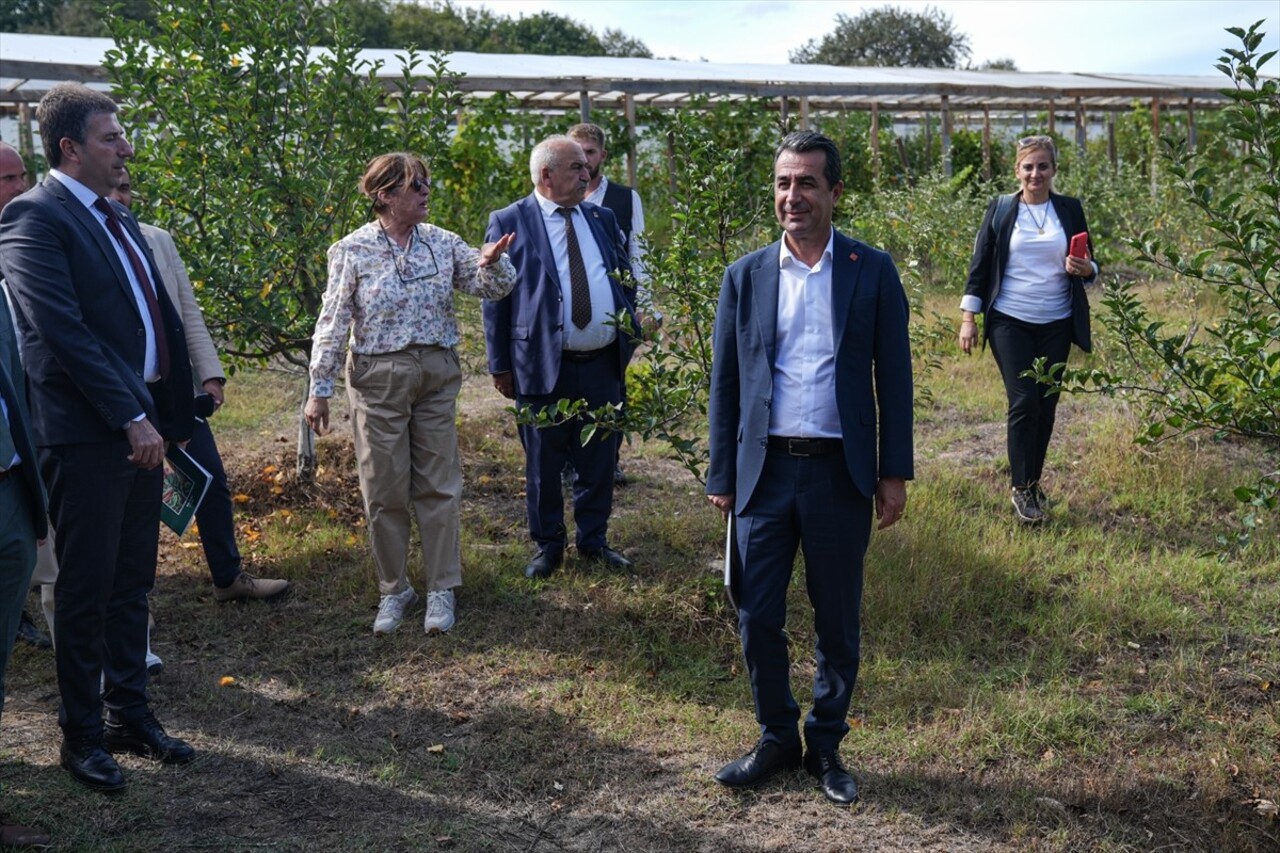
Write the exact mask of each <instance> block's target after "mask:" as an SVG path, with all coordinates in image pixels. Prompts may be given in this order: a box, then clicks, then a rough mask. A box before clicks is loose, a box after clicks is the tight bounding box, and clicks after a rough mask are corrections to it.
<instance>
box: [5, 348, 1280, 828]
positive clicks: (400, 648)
mask: <svg viewBox="0 0 1280 853" xmlns="http://www.w3.org/2000/svg"><path fill="white" fill-rule="evenodd" d="M948 370H949V371H951V373H950V375H949V377H948V379H947V382H946V387H947V388H948V391H947V397H946V399H945V400H939V401H938V402H937V403H936V404H935V405H934V406H932V407H930V408H929V410H928V411H926V412H923V413H922V418H921V424H920V439H919V445H920V450H919V458H920V464H919V470H918V480H917V482H916V483H915V484H914V486H913V490H912V504H911V506H910V508H909V513H908V518H907V521H906V523H904V524H902V525H900V526H899V527H898V528H896V529H894V530H892V531H889V532H887V533H884V534H880V535H878V536H877V537H876V541H875V542H874V543H873V550H872V554H871V556H870V562H869V570H868V572H869V574H868V588H867V601H866V647H865V653H866V664H865V667H864V677H863V678H862V680H861V682H860V686H859V689H858V691H857V693H856V695H855V707H854V719H853V723H854V726H855V728H854V731H853V732H852V733H851V735H850V737H849V738H848V740H847V741H846V742H845V755H846V757H847V758H848V760H849V763H850V764H851V765H853V766H854V767H855V768H856V769H857V772H858V775H859V777H860V780H861V783H862V787H863V791H864V802H863V803H862V804H861V805H860V806H858V807H857V808H856V809H854V810H852V811H839V810H836V809H834V808H831V807H829V806H828V805H827V804H826V803H825V802H824V801H823V800H822V798H821V796H820V795H819V794H818V792H817V791H816V790H815V789H814V788H813V786H812V785H811V783H810V782H809V780H807V779H806V778H805V777H804V776H803V775H802V774H798V773H797V774H794V775H788V776H786V777H785V778H783V779H781V780H780V781H779V782H778V783H777V784H774V785H771V786H769V787H767V788H765V789H763V790H760V791H758V792H754V793H747V794H734V793H730V792H727V791H725V790H722V789H720V788H719V787H718V786H716V785H715V784H714V782H712V781H711V773H712V772H714V770H715V769H716V768H717V767H718V766H719V765H720V764H721V763H722V762H724V761H725V760H727V759H729V758H731V757H735V756H736V755H738V754H739V753H740V752H741V751H742V750H743V749H744V748H746V746H748V745H749V744H750V743H751V741H752V740H753V739H754V733H755V725H754V722H753V719H752V711H751V705H750V697H749V690H748V686H747V682H746V678H745V676H744V674H743V672H742V669H741V666H740V663H739V650H738V645H737V640H736V636H735V631H734V628H733V626H732V621H731V615H730V613H729V611H728V610H727V608H726V603H725V601H724V597H723V593H722V591H721V589H720V586H719V582H718V578H717V577H716V575H715V571H714V566H715V561H716V555H717V552H718V550H719V547H720V546H719V539H720V533H719V530H720V527H719V521H718V518H717V517H716V516H715V514H714V513H713V512H712V511H711V510H710V509H709V507H708V506H707V505H706V503H705V500H704V499H703V498H702V496H701V490H700V488H699V487H698V486H697V484H696V483H694V482H693V481H692V480H691V479H690V478H689V476H688V475H687V474H686V473H684V472H683V471H681V470H680V469H678V468H677V467H676V466H675V465H673V464H672V463H670V462H669V461H667V460H665V459H664V458H663V457H662V453H661V449H660V448H657V447H633V448H631V449H629V450H627V451H625V452H624V459H625V463H626V469H627V471H628V474H629V476H630V478H631V484H630V485H628V486H627V487H626V488H624V489H621V490H620V491H619V493H618V496H617V506H616V510H615V522H614V525H613V534H612V539H613V541H614V543H615V544H616V545H617V546H618V547H619V548H620V549H621V550H623V551H624V552H625V553H627V554H628V556H630V557H631V558H632V559H633V560H634V561H635V562H636V564H637V567H638V569H637V571H636V572H635V574H634V575H630V576H622V575H616V574H605V573H601V572H597V571H592V570H588V569H585V568H583V567H581V566H578V565H576V564H575V562H574V560H573V559H572V557H571V559H570V561H569V565H568V566H567V567H566V570H565V571H562V572H560V573H558V574H557V575H555V576H554V577H553V578H552V579H551V580H550V581H548V582H545V583H538V584H531V583H529V582H528V581H526V580H525V579H524V577H523V575H522V573H521V568H522V566H523V564H524V562H525V560H526V559H527V557H528V555H529V547H528V544H527V539H526V535H525V532H524V523H523V504H522V476H521V467H520V465H521V463H520V460H521V452H520V448H519V443H518V441H517V440H516V438H515V433H514V429H513V427H512V425H511V421H510V417H509V416H508V415H505V414H504V413H503V402H502V401H501V400H500V399H499V398H497V397H496V395H495V394H494V393H493V392H492V390H491V389H490V388H489V387H488V384H487V381H486V380H485V379H484V378H477V379H474V380H472V381H469V383H468V386H467V388H466V390H465V392H464V397H463V400H462V404H461V407H460V423H461V443H462V451H463V458H464V464H465V468H466V479H467V493H466V496H465V499H464V525H465V534H464V544H463V549H464V555H463V558H464V578H465V581H466V586H465V587H464V588H463V589H462V590H461V591H460V593H459V623H458V626H457V628H456V629H455V630H454V631H453V632H452V633H450V634H449V635H447V636H444V637H437V638H428V637H426V636H424V635H423V633H422V630H421V621H420V620H421V617H422V613H421V605H419V606H418V608H417V609H415V610H414V611H413V614H412V618H410V619H408V620H406V622H405V624H404V625H403V626H402V627H401V629H400V630H399V631H398V632H397V633H396V634H394V635H392V636H390V637H386V638H380V639H375V638H374V637H373V635H372V633H371V631H370V625H371V623H372V619H373V615H374V609H375V607H376V601H377V595H376V589H375V586H374V583H373V573H372V568H371V565H370V562H369V557H368V551H367V546H366V541H365V537H364V531H363V528H362V526H361V510H360V502H359V494H358V491H357V489H356V485H355V480H354V475H353V472H352V466H351V450H350V441H349V428H347V427H346V422H345V421H344V420H342V415H341V413H339V414H338V423H339V429H338V430H337V432H336V433H335V434H334V435H333V436H331V437H327V438H325V439H323V440H321V441H320V444H319V447H320V455H321V464H322V467H321V471H320V474H319V482H318V484H317V485H316V486H315V487H314V488H308V489H304V488H301V487H299V486H297V485H296V484H295V483H293V482H292V480H291V477H290V474H289V472H290V471H291V469H292V454H293V445H292V439H293V435H294V431H295V427H294V425H293V423H292V420H291V418H292V415H291V413H290V412H289V411H288V410H289V409H290V407H291V405H292V404H291V403H290V402H289V401H293V400H295V399H296V398H297V396H298V394H299V391H300V387H299V386H298V383H297V381H296V380H294V379H285V378H283V377H282V376H281V375H280V374H274V373H262V374H253V375H245V376H241V377H239V378H237V379H236V380H235V381H233V383H232V384H231V386H230V389H229V390H230V391H231V394H232V396H231V398H230V399H231V403H230V405H229V406H228V407H227V409H226V410H224V412H223V413H220V415H219V418H220V419H221V422H220V423H218V424H216V425H215V426H216V428H217V431H218V436H219V440H220V442H221V443H222V445H223V450H224V455H225V457H226V459H227V463H228V467H229V468H230V469H231V470H233V472H234V477H233V491H235V492H237V493H238V494H239V495H241V496H242V500H243V502H242V503H241V504H240V506H239V511H240V515H239V524H240V527H241V538H242V542H243V548H244V551H245V553H246V556H247V559H248V562H249V565H250V567H251V568H252V570H254V571H256V572H258V573H260V574H262V575H267V576H284V577H289V578H291V579H292V580H293V581H294V582H295V585H296V592H295V593H294V595H293V596H292V597H291V598H290V599H289V600H287V601H286V602H284V603H282V604H279V605H275V606H239V605H226V606H219V605H217V604H215V603H214V601H213V598H212V595H211V592H210V588H209V578H208V573H207V571H206V569H205V567H204V564H203V556H202V554H201V553H200V551H199V548H198V547H197V546H196V544H195V539H194V537H193V536H191V535H188V536H187V537H186V538H184V539H183V540H181V541H179V540H177V539H176V538H174V537H172V536H170V535H168V534H165V535H164V536H163V544H162V563H161V564H160V567H159V575H160V576H159V579H158V581H157V585H156V592H155V594H154V609H155V615H156V619H157V623H158V625H157V629H156V633H155V636H154V646H155V649H156V651H157V652H158V653H159V654H160V655H161V656H162V657H163V658H164V660H165V664H166V669H165V672H164V674H163V675H162V676H161V677H159V678H158V679H156V680H155V681H154V682H153V684H152V695H153V702H154V707H155V708H156V710H157V713H158V715H159V716H160V718H161V719H162V720H163V721H164V722H165V724H166V725H167V727H168V728H169V730H170V731H171V732H173V733H175V734H178V735H181V736H183V737H186V738H188V739H190V740H191V741H192V742H193V743H194V745H195V746H196V747H197V749H198V750H199V751H200V758H199V760H198V761H197V762H196V763H195V764H193V765H190V766H188V767H185V768H168V767H162V766H156V765H152V764H149V763H146V762H143V761H141V760H138V759H132V758H126V759H124V760H123V762H122V764H123V765H124V767H125V769H126V772H127V773H128V775H129V777H130V780H131V786H130V789H129V791H128V793H126V794H125V795H123V796H121V797H116V798H107V797H103V796H101V795H98V794H94V793H91V792H89V791H87V790H85V789H83V788H81V787H80V786H78V785H76V784H75V783H74V782H72V781H71V780H70V779H69V778H68V776H67V775H66V774H65V773H64V772H63V771H61V770H60V769H59V768H58V766H57V747H58V742H59V734H58V729H57V725H56V708H57V689H56V684H55V681H54V677H53V663H52V657H51V655H50V654H49V653H48V652H37V651H33V650H31V649H28V648H25V647H19V648H18V649H17V652H16V656H15V661H14V664H13V666H12V667H11V676H10V684H9V691H8V704H7V706H6V708H5V714H4V725H3V729H2V730H0V743H2V744H3V749H4V752H3V761H2V763H0V783H3V793H2V794H0V805H2V806H3V808H4V809H5V811H6V812H7V813H9V814H10V815H11V816H13V817H15V818H21V819H25V820H26V821H28V822H32V823H36V824H39V825H42V826H44V827H46V828H48V829H49V830H50V831H51V833H52V834H53V836H54V839H55V844H56V847H55V849H59V850H85V851H88V850H95V851H97V850H103V851H132V850H165V851H178V850H206V849H208V850H219V851H223V850H225V851H236V850H246V851H248V850H254V851H257V850H280V851H290V850H352V851H355V850H450V851H452V850H457V851H604V850H626V851H628V853H639V852H640V851H673V850H679V851H828V850H872V851H1023V850H1043V851H1078V850H1098V851H1122V850H1123V851H1138V850H1143V851H1146V850H1162V851H1174V850H1177V851H1199V850H1206V851H1207V850H1239V851H1262V850H1275V849H1280V841H1278V839H1280V827H1278V826H1277V822H1276V820H1275V819H1274V817H1270V818H1269V817H1267V816H1266V815H1265V814H1264V813H1263V812H1264V811H1265V805H1264V804H1265V802H1267V801H1270V802H1273V803H1274V802H1275V801H1276V800H1278V799H1280V796H1278V795H1280V763H1278V758H1277V755H1278V754H1280V743H1278V737H1280V703H1277V700H1276V696H1277V695H1278V694H1280V688H1278V687H1276V686H1274V685H1276V684H1277V682H1280V656H1278V655H1277V644H1278V642H1280V637H1278V632H1280V622H1278V621H1277V616H1276V614H1277V612H1278V611H1280V579H1278V578H1277V568H1276V566H1277V562H1280V557H1278V556H1277V554H1278V553H1280V551H1278V549H1277V545H1276V543H1275V541H1274V536H1273V534H1264V537H1269V538H1264V539H1263V541H1261V542H1259V543H1257V545H1256V546H1255V548H1254V550H1253V551H1252V552H1250V553H1247V554H1245V555H1243V556H1240V557H1238V558H1236V559H1234V560H1232V561H1227V562H1222V561H1219V560H1218V559H1216V558H1215V557H1214V556H1213V555H1212V554H1211V553H1208V552H1210V551H1211V550H1212V547H1213V536H1214V534H1215V532H1217V531H1220V530H1221V529H1223V528H1224V526H1227V525H1229V524H1230V512H1231V511H1232V506H1231V500H1230V498H1229V495H1228V494H1227V487H1228V486H1229V484H1230V482H1231V480H1230V476H1231V475H1232V469H1231V467H1230V463H1229V461H1223V460H1224V459H1229V457H1228V456H1225V455H1224V454H1222V453H1221V452H1220V450H1219V449H1218V448H1213V447H1208V446H1203V447H1198V446H1195V445H1191V444H1187V445H1183V446H1180V447H1178V448H1171V449H1170V452H1169V453H1167V454H1163V455H1162V456H1160V457H1156V458H1148V457H1143V456H1139V455H1138V454H1137V453H1136V451H1135V450H1134V449H1133V448H1132V446H1131V445H1129V444H1128V442H1127V436H1128V433H1127V430H1128V428H1129V426H1130V423H1129V421H1127V420H1126V418H1125V416H1124V413H1123V411H1121V410H1119V409H1116V408H1115V407H1109V408H1103V407H1100V406H1099V405H1098V403H1097V401H1087V400H1067V401H1064V404H1063V415H1062V421H1061V423H1062V431H1061V435H1060V439H1061V440H1060V441H1059V442H1058V443H1057V444H1056V445H1055V449H1054V450H1053V455H1052V458H1051V461H1050V464H1051V466H1052V468H1053V470H1054V476H1053V478H1052V479H1051V480H1050V481H1049V484H1048V485H1049V490H1050V493H1051V495H1052V496H1053V497H1054V498H1055V500H1056V502H1057V508H1056V510H1055V516H1056V518H1055V521H1054V522H1053V524H1051V525H1050V526H1048V527H1047V528H1046V529H1044V530H1037V531H1026V530H1018V529H1015V528H1014V526H1013V525H1012V523H1011V521H1010V519H1009V514H1008V506H1007V498H1006V496H1005V495H1004V491H1003V487H1002V485H1001V484H1002V482H1003V474H1002V470H1003V464H1004V463H1003V461H1002V460H1003V450H1002V447H1003V428H1002V425H1001V424H1000V423H999V422H998V421H997V420H996V419H997V417H998V412H999V411H1000V406H1001V403H1000V402H999V389H998V387H997V386H996V384H995V382H996V379H995V369H994V366H993V365H992V364H991V363H990V359H989V357H984V358H982V359H972V360H967V361H966V360H960V361H957V362H956V363H954V364H952V363H951V362H948ZM282 401H283V402H282ZM796 587H797V588H796V590H795V592H796V596H795V598H794V607H793V611H792V620H791V631H792V636H793V639H794V641H795V646H794V647H795V650H796V656H795V657H796V660H795V663H794V669H795V683H796V684H797V685H798V692H799V694H800V696H799V698H800V699H801V702H802V704H803V702H804V694H805V693H807V687H806V685H807V684H808V682H809V679H810V677H811V674H812V661H811V658H810V651H809V650H810V649H811V646H812V634H811V631H812V629H811V624H810V622H809V620H808V618H807V614H806V604H805V602H804V600H803V586H802V581H801V578H800V573H799V572H797V578H796ZM226 676H230V677H231V678H234V679H235V681H234V684H232V685H230V686H221V685H220V682H221V680H222V679H224V677H226Z"/></svg>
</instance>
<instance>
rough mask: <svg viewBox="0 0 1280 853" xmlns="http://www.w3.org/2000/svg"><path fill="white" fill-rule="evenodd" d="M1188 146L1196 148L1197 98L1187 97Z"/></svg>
mask: <svg viewBox="0 0 1280 853" xmlns="http://www.w3.org/2000/svg"><path fill="white" fill-rule="evenodd" d="M1187 148H1188V149H1190V150H1191V151H1193V152H1194V151H1195V150H1196V100H1195V98H1192V97H1188V98H1187Z"/></svg>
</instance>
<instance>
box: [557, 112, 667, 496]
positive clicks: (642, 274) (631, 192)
mask: <svg viewBox="0 0 1280 853" xmlns="http://www.w3.org/2000/svg"><path fill="white" fill-rule="evenodd" d="M569 138H570V139H572V140H573V141H574V142H576V143H578V144H579V145H581V146H582V153H583V154H584V155H585V156H586V158H587V168H588V170H589V171H590V172H591V180H590V181H588V182H587V197H586V201H589V202H591V203H592V204H597V205H600V206H601V207H607V208H608V209H609V210H610V211H612V212H613V215H614V218H616V219H617V220H618V228H619V230H621V231H622V241H623V244H624V245H625V246H626V248H627V260H628V262H629V263H630V264H631V276H632V278H634V279H635V287H636V313H637V315H638V316H639V318H640V322H641V323H645V321H646V320H648V319H652V321H653V324H654V327H655V328H656V327H657V326H660V325H661V324H662V314H660V313H659V312H658V311H657V310H656V308H655V307H654V305H653V297H652V295H651V294H650V292H649V289H648V287H647V285H648V283H649V274H648V272H647V271H646V270H645V266H644V255H645V245H644V205H643V204H641V203H640V193H638V192H636V191H635V189H633V188H632V187H629V186H627V185H626V184H619V183H614V182H612V181H610V180H609V179H608V178H606V177H605V176H604V173H603V171H602V167H603V166H604V161H605V160H607V159H609V152H608V150H606V148H605V139H604V129H603V128H601V127H600V126H599V125H594V124H586V123H583V124H575V125H574V126H573V127H571V128H569ZM622 402H623V404H624V405H625V404H626V402H627V378H626V376H623V377H622ZM613 482H614V484H615V485H619V486H625V485H626V484H627V477H626V475H625V474H623V473H622V434H621V433H619V434H618V454H617V458H616V459H615V460H614V467H613Z"/></svg>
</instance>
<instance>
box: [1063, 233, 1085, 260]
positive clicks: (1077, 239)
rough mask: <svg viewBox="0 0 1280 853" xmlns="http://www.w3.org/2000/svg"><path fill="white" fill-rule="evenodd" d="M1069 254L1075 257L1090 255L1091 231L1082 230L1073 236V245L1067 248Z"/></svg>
mask: <svg viewBox="0 0 1280 853" xmlns="http://www.w3.org/2000/svg"><path fill="white" fill-rule="evenodd" d="M1067 254H1068V255H1070V256H1071V257H1073V258H1087V257H1089V232H1088V231H1081V232H1080V233H1079V234H1073V235H1072V236H1071V245H1070V246H1069V247H1068V248H1067Z"/></svg>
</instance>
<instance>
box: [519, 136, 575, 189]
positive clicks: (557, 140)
mask: <svg viewBox="0 0 1280 853" xmlns="http://www.w3.org/2000/svg"><path fill="white" fill-rule="evenodd" d="M566 142H572V143H573V144H574V145H577V144H578V143H577V142H574V140H573V139H572V138H570V137H568V136H565V135H564V134H562V133H561V134H556V135H555V136H548V137H547V138H546V139H544V140H542V141H541V142H539V143H538V144H537V145H535V146H533V153H532V154H530V155H529V177H530V178H532V179H533V185H534V186H535V187H536V186H538V184H539V182H540V181H541V179H542V170H543V169H555V168H556V167H557V166H559V165H560V154H561V150H562V149H563V148H564V143H566Z"/></svg>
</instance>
